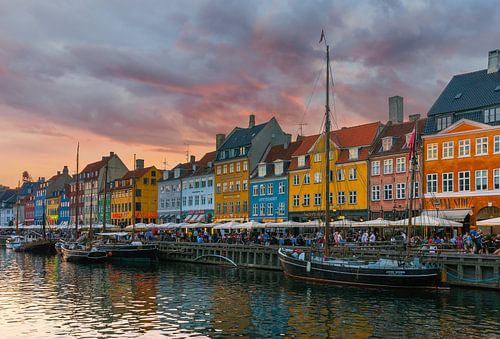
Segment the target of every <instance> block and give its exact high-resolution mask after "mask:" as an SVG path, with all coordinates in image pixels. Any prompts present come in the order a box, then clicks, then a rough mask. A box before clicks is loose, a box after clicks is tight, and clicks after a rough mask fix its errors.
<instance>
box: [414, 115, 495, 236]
mask: <svg viewBox="0 0 500 339" xmlns="http://www.w3.org/2000/svg"><path fill="white" fill-rule="evenodd" d="M423 143H424V157H425V158H424V185H425V194H424V212H423V213H426V214H428V215H431V216H438V217H441V218H444V219H449V220H456V221H460V222H462V223H464V226H465V227H466V229H467V227H468V226H469V225H475V224H476V222H477V221H480V220H484V219H489V218H495V217H500V126H491V125H486V124H483V123H479V122H476V121H471V120H465V119H464V120H461V121H458V122H456V123H454V124H453V125H451V126H449V127H447V128H446V129H444V130H442V131H440V132H439V133H437V134H434V135H426V136H424V137H423Z"/></svg>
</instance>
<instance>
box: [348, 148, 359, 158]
mask: <svg viewBox="0 0 500 339" xmlns="http://www.w3.org/2000/svg"><path fill="white" fill-rule="evenodd" d="M357 158H358V148H357V147H351V148H349V160H354V159H357Z"/></svg>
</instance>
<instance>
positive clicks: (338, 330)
mask: <svg viewBox="0 0 500 339" xmlns="http://www.w3.org/2000/svg"><path fill="white" fill-rule="evenodd" d="M162 335H164V336H168V337H189V336H192V337H206V336H210V337H234V336H244V337H258V338H262V337H277V336H286V337H449V338H456V337H489V338H492V337H499V336H500V293H498V292H494V291H480V290H464V289H452V290H451V291H447V292H439V293H434V292H431V293H429V292H427V293H422V292H420V293H418V294H411V293H408V292H405V293H402V292H398V293H396V292H394V291H384V290H370V289H358V288H345V287H344V288H341V287H333V286H323V285H314V284H305V283H301V282H294V281H290V280H288V279H286V278H284V277H283V275H282V274H281V273H280V272H268V271H253V270H236V269H229V268H223V267H216V266H204V265H191V264H179V263H157V264H149V263H135V264H133V265H127V264H115V263H106V264H99V265H90V266H85V265H77V264H72V263H66V262H62V261H61V260H60V258H59V257H57V256H39V255H30V254H23V253H14V252H10V251H6V250H5V249H4V248H0V337H1V338H14V337H15V338H19V337H47V338H53V337H56V336H59V337H79V338H110V337H146V338H153V337H159V336H162Z"/></svg>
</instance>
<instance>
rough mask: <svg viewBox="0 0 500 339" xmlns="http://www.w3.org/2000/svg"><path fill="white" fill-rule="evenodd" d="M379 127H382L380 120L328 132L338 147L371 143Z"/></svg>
mask: <svg viewBox="0 0 500 339" xmlns="http://www.w3.org/2000/svg"><path fill="white" fill-rule="evenodd" d="M380 127H382V124H381V123H380V121H377V122H372V123H369V124H364V125H359V126H352V127H343V128H341V129H339V130H336V131H332V132H331V133H330V138H331V139H332V140H333V142H335V143H336V144H337V145H338V146H339V147H355V146H365V145H371V143H372V142H373V139H375V137H376V136H377V133H378V131H379V129H380Z"/></svg>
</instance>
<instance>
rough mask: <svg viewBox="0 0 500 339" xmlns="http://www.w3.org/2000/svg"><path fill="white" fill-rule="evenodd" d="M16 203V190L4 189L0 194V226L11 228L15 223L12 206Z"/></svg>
mask: <svg viewBox="0 0 500 339" xmlns="http://www.w3.org/2000/svg"><path fill="white" fill-rule="evenodd" d="M16 201H17V190H15V189H6V190H5V191H3V192H1V193H0V225H3V226H12V225H14V223H15V214H14V206H15V204H16Z"/></svg>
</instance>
